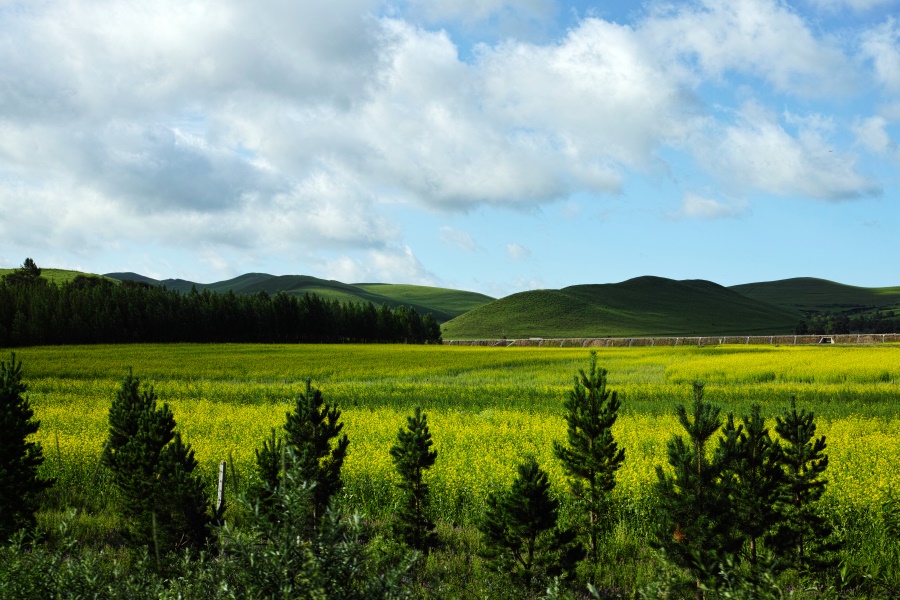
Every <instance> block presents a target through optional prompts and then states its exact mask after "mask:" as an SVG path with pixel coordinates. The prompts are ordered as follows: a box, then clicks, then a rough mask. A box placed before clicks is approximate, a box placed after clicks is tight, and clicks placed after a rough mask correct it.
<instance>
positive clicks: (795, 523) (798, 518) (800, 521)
mask: <svg viewBox="0 0 900 600" xmlns="http://www.w3.org/2000/svg"><path fill="white" fill-rule="evenodd" d="M775 432H776V433H778V435H779V436H781V439H782V440H783V442H784V444H783V457H782V463H783V465H784V469H785V493H786V495H787V502H786V504H785V514H784V518H783V522H782V523H781V524H780V525H779V527H778V529H777V531H776V532H775V535H774V536H773V540H772V541H773V545H774V546H775V548H776V549H777V550H778V551H779V553H780V554H781V556H783V557H785V558H787V560H788V562H789V563H790V564H792V565H794V566H796V567H797V568H800V569H803V568H812V569H815V570H820V569H822V568H824V567H827V566H831V565H833V564H834V561H833V560H832V557H831V554H832V553H833V552H834V551H835V550H837V548H838V545H837V544H836V543H835V542H833V541H832V540H829V537H830V536H831V533H832V530H831V526H830V525H829V524H828V522H827V521H826V520H825V518H824V517H823V516H822V514H821V512H820V511H819V510H818V501H819V499H820V498H821V497H822V494H823V493H824V492H825V486H826V485H827V484H828V480H827V479H825V478H824V473H825V470H826V469H827V468H828V455H827V454H825V453H824V452H825V448H826V444H825V436H822V437H820V438H816V437H815V435H816V424H815V414H814V413H812V412H806V410H800V411H799V412H797V401H796V398H793V397H792V398H791V408H790V410H788V411H786V412H785V413H784V415H782V416H781V417H777V418H776V420H775Z"/></svg>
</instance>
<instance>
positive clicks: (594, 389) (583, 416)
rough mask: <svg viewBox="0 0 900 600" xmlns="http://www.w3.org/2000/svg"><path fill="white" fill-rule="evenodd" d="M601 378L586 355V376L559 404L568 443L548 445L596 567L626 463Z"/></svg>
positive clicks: (613, 403) (612, 403)
mask: <svg viewBox="0 0 900 600" xmlns="http://www.w3.org/2000/svg"><path fill="white" fill-rule="evenodd" d="M606 375H607V370H606V369H603V368H600V369H598V368H597V352H596V351H591V362H590V370H589V372H587V373H585V372H584V369H579V371H578V375H576V376H575V386H574V388H573V389H572V390H571V391H570V392H569V395H568V399H567V400H566V402H565V404H564V405H563V407H564V408H565V410H566V414H565V419H566V423H567V424H568V441H569V444H568V446H564V445H562V444H560V443H559V442H554V443H553V453H554V454H555V455H556V457H557V458H558V459H559V460H560V462H561V463H562V467H563V470H564V471H565V472H566V474H567V475H568V476H569V478H570V479H569V485H570V488H571V490H572V494H573V495H574V496H575V498H576V499H578V500H579V501H580V503H581V504H582V506H583V507H584V509H585V510H586V512H587V530H588V539H589V545H588V556H589V557H590V559H591V561H592V562H594V563H595V564H596V562H597V560H598V556H597V538H598V537H599V535H600V533H601V532H602V531H603V529H605V528H608V526H609V522H608V519H609V513H610V494H611V492H612V490H613V488H614V487H615V485H616V471H617V470H618V469H619V467H621V466H622V462H623V461H624V460H625V450H624V449H619V447H618V444H617V443H616V442H615V440H614V439H613V434H612V427H613V425H614V424H615V422H616V419H617V418H618V410H619V405H620V403H619V399H618V397H617V394H616V392H614V391H609V390H607V389H606Z"/></svg>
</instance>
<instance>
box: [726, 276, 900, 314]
mask: <svg viewBox="0 0 900 600" xmlns="http://www.w3.org/2000/svg"><path fill="white" fill-rule="evenodd" d="M729 289H732V290H734V291H736V292H738V293H740V294H743V295H744V296H747V297H748V298H753V299H754V300H759V301H761V302H768V303H769V304H775V305H777V306H783V307H787V308H791V309H795V310H800V311H804V312H807V311H816V312H844V311H853V312H857V311H861V310H871V309H875V308H880V309H882V310H885V309H886V310H893V309H896V308H900V287H884V288H862V287H855V286H852V285H844V284H842V283H835V282H833V281H828V280H827V279H815V278H813V277H797V278H794V279H782V280H780V281H765V282H760V283H745V284H743V285H734V286H731V287H730V288H729Z"/></svg>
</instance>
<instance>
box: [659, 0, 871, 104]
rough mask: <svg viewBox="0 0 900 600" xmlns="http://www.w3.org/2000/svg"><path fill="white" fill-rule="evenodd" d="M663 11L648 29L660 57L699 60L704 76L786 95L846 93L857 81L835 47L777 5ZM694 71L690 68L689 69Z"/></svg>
mask: <svg viewBox="0 0 900 600" xmlns="http://www.w3.org/2000/svg"><path fill="white" fill-rule="evenodd" d="M664 6H665V7H666V8H665V9H659V11H658V12H657V13H656V15H655V16H654V18H652V19H650V20H648V21H647V22H646V24H645V26H644V28H645V30H646V32H647V36H648V38H649V40H650V41H652V42H654V49H655V51H656V52H659V53H661V54H662V55H664V56H670V55H672V54H673V53H674V54H675V55H676V56H681V57H684V58H686V59H687V60H695V61H696V63H697V65H698V67H699V68H700V73H697V74H696V75H700V76H704V77H710V76H711V77H723V76H725V75H726V74H728V73H729V72H736V73H745V74H750V75H753V76H755V77H759V78H761V79H764V80H766V81H768V82H769V83H770V84H771V85H773V86H774V87H775V88H776V89H778V90H780V91H782V92H791V93H800V94H805V95H812V96H830V95H834V94H844V93H845V91H846V90H847V89H848V87H849V86H851V85H852V84H853V83H854V82H855V80H856V78H855V74H854V68H853V65H852V63H851V62H850V61H849V60H848V59H847V57H846V56H845V54H844V52H843V51H842V49H841V48H840V47H838V46H837V45H835V44H834V43H833V42H830V41H827V40H823V39H820V38H817V37H816V36H815V35H814V33H813V31H812V30H811V29H810V28H809V27H808V26H807V24H806V23H805V22H804V21H803V19H802V18H801V17H800V16H799V15H798V14H796V13H795V12H793V11H792V10H790V8H789V7H788V6H787V5H786V4H784V3H782V2H776V1H774V0H733V1H731V2H720V1H718V0H700V1H699V2H690V3H684V4H676V5H674V6H675V7H676V8H670V7H669V5H664ZM688 66H689V65H688Z"/></svg>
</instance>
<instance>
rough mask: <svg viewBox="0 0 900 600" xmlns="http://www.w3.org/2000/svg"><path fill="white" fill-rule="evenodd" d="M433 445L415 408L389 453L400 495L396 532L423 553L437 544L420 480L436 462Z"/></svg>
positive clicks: (422, 415)
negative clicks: (398, 480) (401, 495)
mask: <svg viewBox="0 0 900 600" xmlns="http://www.w3.org/2000/svg"><path fill="white" fill-rule="evenodd" d="M433 445H434V442H433V441H432V439H431V432H430V431H428V420H427V416H426V415H425V413H423V412H422V409H421V408H420V407H418V406H417V407H416V409H415V413H414V414H413V416H411V417H407V418H406V430H405V431H404V430H403V429H400V431H398V432H397V443H396V444H395V445H394V446H393V447H391V450H390V452H391V458H392V459H393V461H394V469H396V471H397V474H398V475H400V479H401V481H400V484H399V487H400V490H401V491H402V493H403V499H402V500H401V504H400V507H399V509H398V511H397V519H398V521H397V533H398V534H399V536H400V537H401V538H402V539H403V540H404V541H406V543H407V544H409V545H410V546H411V547H412V548H415V549H416V550H421V551H424V552H428V550H430V549H431V548H432V547H434V545H435V544H436V542H437V536H436V535H435V533H434V527H435V525H434V522H433V521H432V520H431V519H430V518H429V517H428V506H429V501H430V496H429V492H428V484H427V483H425V481H424V478H423V477H424V474H425V471H426V470H427V469H430V468H431V467H432V466H433V465H434V462H435V460H437V451H436V450H431V447H432V446H433Z"/></svg>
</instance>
